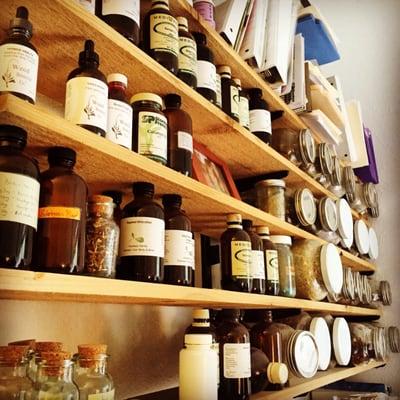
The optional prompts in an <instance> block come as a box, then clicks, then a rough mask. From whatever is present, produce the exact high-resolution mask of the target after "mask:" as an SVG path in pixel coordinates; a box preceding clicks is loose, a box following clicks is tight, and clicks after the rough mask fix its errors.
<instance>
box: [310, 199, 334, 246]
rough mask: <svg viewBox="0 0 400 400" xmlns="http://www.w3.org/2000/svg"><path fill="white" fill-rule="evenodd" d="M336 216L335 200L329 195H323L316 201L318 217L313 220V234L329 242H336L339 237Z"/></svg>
mask: <svg viewBox="0 0 400 400" xmlns="http://www.w3.org/2000/svg"><path fill="white" fill-rule="evenodd" d="M337 229H338V217H337V209H336V204H335V202H334V201H333V200H332V199H331V198H330V197H323V198H322V199H320V200H319V202H318V218H317V220H316V221H315V225H314V227H313V231H314V232H315V234H316V235H317V236H318V237H320V238H322V239H324V240H326V241H327V242H331V243H334V244H336V243H338V241H339V237H338V234H337V233H336V231H337Z"/></svg>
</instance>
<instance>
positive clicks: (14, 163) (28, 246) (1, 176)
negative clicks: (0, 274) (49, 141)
mask: <svg viewBox="0 0 400 400" xmlns="http://www.w3.org/2000/svg"><path fill="white" fill-rule="evenodd" d="M26 141H27V134H26V131H25V130H23V129H22V128H19V127H17V126H12V125H0V267H9V268H27V267H29V265H30V264H31V260H32V247H33V237H34V233H35V231H36V227H37V210H38V206H39V188H40V186H39V169H38V167H37V165H36V163H35V162H34V160H33V159H32V158H30V157H28V156H27V155H26V154H24V152H23V150H24V148H25V146H26Z"/></svg>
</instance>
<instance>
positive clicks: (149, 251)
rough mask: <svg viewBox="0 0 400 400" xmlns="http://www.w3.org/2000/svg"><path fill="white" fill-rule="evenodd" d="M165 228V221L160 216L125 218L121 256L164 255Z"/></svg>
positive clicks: (122, 223)
mask: <svg viewBox="0 0 400 400" xmlns="http://www.w3.org/2000/svg"><path fill="white" fill-rule="evenodd" d="M164 229H165V224H164V221H163V220H162V219H159V218H151V217H130V218H123V219H122V220H121V238H120V248H119V256H120V257H125V256H152V257H164V237H165V234H164Z"/></svg>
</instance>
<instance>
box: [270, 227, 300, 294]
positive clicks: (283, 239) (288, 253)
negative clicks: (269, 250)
mask: <svg viewBox="0 0 400 400" xmlns="http://www.w3.org/2000/svg"><path fill="white" fill-rule="evenodd" d="M270 240H271V242H272V243H274V244H275V246H276V249H277V250H278V266H279V295H280V296H285V297H296V274H295V268H294V261H293V254H292V250H291V246H292V238H291V237H290V236H283V235H276V236H271V237H270Z"/></svg>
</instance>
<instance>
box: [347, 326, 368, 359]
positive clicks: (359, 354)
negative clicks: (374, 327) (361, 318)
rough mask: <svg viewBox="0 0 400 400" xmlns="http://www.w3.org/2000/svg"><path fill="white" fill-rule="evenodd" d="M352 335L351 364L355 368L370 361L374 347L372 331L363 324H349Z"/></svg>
mask: <svg viewBox="0 0 400 400" xmlns="http://www.w3.org/2000/svg"><path fill="white" fill-rule="evenodd" d="M349 328H350V333H351V363H352V364H353V365H354V366H357V365H361V364H366V363H367V362H368V361H369V360H370V351H371V350H370V347H372V338H371V329H370V328H369V327H367V326H366V325H364V324H361V323H354V322H352V323H350V324H349Z"/></svg>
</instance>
